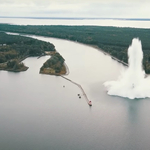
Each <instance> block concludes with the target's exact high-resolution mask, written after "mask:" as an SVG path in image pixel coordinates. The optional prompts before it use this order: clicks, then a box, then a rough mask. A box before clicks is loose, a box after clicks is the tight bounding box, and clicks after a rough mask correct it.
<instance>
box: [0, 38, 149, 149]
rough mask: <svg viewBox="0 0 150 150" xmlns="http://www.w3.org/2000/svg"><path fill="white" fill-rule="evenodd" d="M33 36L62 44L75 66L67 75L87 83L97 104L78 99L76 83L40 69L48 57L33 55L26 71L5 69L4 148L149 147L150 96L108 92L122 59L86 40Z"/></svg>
mask: <svg viewBox="0 0 150 150" xmlns="http://www.w3.org/2000/svg"><path fill="white" fill-rule="evenodd" d="M33 37H34V38H38V39H41V40H45V41H50V42H52V43H53V44H54V45H55V46H56V49H57V50H58V51H59V52H60V53H61V54H62V55H63V57H64V58H65V60H66V64H67V65H68V67H69V69H70V74H69V75H68V76H67V77H68V78H70V79H72V80H74V81H75V82H77V83H79V84H81V85H82V87H83V88H84V90H85V92H86V94H87V96H88V98H89V99H90V100H92V103H93V106H92V107H89V106H88V105H87V102H86V100H85V98H84V97H83V96H82V98H81V99H79V98H78V96H77V94H78V93H81V91H80V89H79V88H78V87H77V86H75V85H73V84H72V83H70V82H68V81H66V80H64V79H63V78H61V77H56V76H50V75H41V74H39V68H40V67H41V66H42V64H43V63H44V62H45V61H46V60H47V59H48V56H46V57H41V58H40V59H37V58H36V57H31V58H27V59H26V60H25V61H24V63H25V64H26V65H27V66H29V69H28V70H27V71H26V72H21V73H12V72H7V71H0V79H1V84H0V91H1V93H0V122H1V124H0V149H5V150H10V149H11V150H17V149H18V150H20V149H22V150H23V149H25V150H26V149H28V150H33V149H36V150H64V149H65V150H70V149H71V150H91V149H92V150H98V149H101V150H127V149H128V150H129V149H130V150H141V149H142V150H147V149H149V147H150V143H149V139H150V128H149V126H150V117H149V115H148V114H149V113H150V100H149V99H135V100H129V99H125V98H121V97H115V96H108V95H107V93H106V90H105V88H104V86H103V83H104V82H105V81H107V80H115V79H117V77H118V74H119V73H120V71H121V70H122V69H123V68H124V66H123V65H122V64H120V63H118V62H116V61H114V60H113V59H111V57H110V56H107V55H105V54H104V53H103V52H100V51H98V50H97V49H95V48H92V47H89V46H86V45H83V44H78V43H75V42H70V41H65V40H59V39H54V38H44V37H37V36H33ZM64 85H65V88H64V87H63V86H64Z"/></svg>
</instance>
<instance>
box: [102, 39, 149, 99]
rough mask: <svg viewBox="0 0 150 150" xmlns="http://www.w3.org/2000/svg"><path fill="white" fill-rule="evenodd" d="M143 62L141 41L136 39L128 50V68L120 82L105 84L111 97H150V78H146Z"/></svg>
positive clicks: (123, 72) (122, 74)
mask: <svg viewBox="0 0 150 150" xmlns="http://www.w3.org/2000/svg"><path fill="white" fill-rule="evenodd" d="M142 60H143V51H142V44H141V41H140V40H139V39H138V38H134V39H133V40H132V44H131V45H130V46H129V48H128V65H129V66H128V68H127V69H126V70H124V71H122V72H121V74H120V76H119V78H118V80H116V81H107V82H105V83H104V86H105V87H106V88H107V91H108V94H109V95H116V96H121V97H127V98H130V99H134V98H146V97H150V77H147V78H145V71H144V70H143V67H142Z"/></svg>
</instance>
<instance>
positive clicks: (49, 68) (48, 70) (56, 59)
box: [40, 52, 66, 75]
mask: <svg viewBox="0 0 150 150" xmlns="http://www.w3.org/2000/svg"><path fill="white" fill-rule="evenodd" d="M64 61H65V59H64V58H63V57H62V56H61V55H60V54H59V53H58V52H56V53H54V54H52V55H51V57H50V58H49V59H48V60H47V61H46V62H45V63H44V64H43V66H42V67H41V68H40V73H44V74H51V75H62V74H66V67H65V66H64Z"/></svg>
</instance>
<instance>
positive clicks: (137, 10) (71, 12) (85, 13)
mask: <svg viewBox="0 0 150 150" xmlns="http://www.w3.org/2000/svg"><path fill="white" fill-rule="evenodd" d="M0 1H1V5H0V14H1V16H31V17H32V16H34V17H38V16H40V17H137V18H140V17H150V10H149V7H150V2H149V0H143V1H142V2H141V0H136V2H135V1H130V0H106V1H104V0H72V1H70V0H61V1H60V0H55V1H54V0H0Z"/></svg>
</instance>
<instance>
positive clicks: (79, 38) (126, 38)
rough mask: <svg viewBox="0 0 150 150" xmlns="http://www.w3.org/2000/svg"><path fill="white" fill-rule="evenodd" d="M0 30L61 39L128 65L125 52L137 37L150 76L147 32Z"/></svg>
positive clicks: (71, 28)
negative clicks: (87, 46)
mask: <svg viewBox="0 0 150 150" xmlns="http://www.w3.org/2000/svg"><path fill="white" fill-rule="evenodd" d="M0 31H7V32H17V33H24V34H32V35H42V36H48V37H55V38H62V39H67V40H71V41H76V42H81V43H84V44H90V45H93V46H97V47H98V48H100V49H102V50H103V51H105V52H107V53H109V54H110V55H112V56H114V57H116V58H118V59H119V60H121V61H123V62H125V63H128V62H127V61H128V56H127V49H128V47H129V45H130V44H131V42H132V39H133V38H139V39H140V40H141V42H142V48H143V52H144V59H143V66H144V69H145V70H146V73H150V29H139V28H120V27H104V26H61V25H59V26H54V25H48V26H47V25H44V26H43V25H36V26H33V25H9V24H0Z"/></svg>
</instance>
